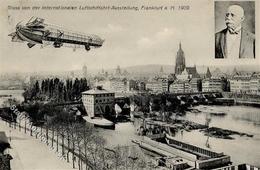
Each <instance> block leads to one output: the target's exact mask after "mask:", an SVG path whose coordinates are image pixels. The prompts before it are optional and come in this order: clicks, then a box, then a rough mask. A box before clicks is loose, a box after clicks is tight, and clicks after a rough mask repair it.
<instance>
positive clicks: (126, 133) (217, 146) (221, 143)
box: [0, 90, 260, 167]
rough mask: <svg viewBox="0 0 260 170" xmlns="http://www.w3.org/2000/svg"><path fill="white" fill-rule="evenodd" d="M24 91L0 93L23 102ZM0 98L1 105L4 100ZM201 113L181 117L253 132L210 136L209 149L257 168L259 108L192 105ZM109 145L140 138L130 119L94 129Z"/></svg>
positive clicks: (202, 142) (200, 141) (196, 138)
mask: <svg viewBox="0 0 260 170" xmlns="http://www.w3.org/2000/svg"><path fill="white" fill-rule="evenodd" d="M22 93H23V90H0V95H3V94H4V95H12V97H15V98H17V99H18V100H19V101H23V97H22ZM6 99H7V98H6V97H1V98H0V106H1V105H2V102H3V101H4V100H6ZM194 109H198V110H200V111H201V112H199V113H194V112H187V113H186V115H185V116H184V117H183V118H184V119H187V120H190V121H193V122H197V123H200V124H205V119H206V117H211V122H210V124H209V126H210V127H211V126H215V127H219V128H224V129H230V130H235V131H239V132H245V133H249V134H252V135H254V137H253V138H251V137H245V136H238V135H233V136H232V137H234V139H233V140H228V139H217V138H214V137H210V138H209V146H210V149H212V150H214V151H217V152H224V153H225V154H227V155H230V156H231V160H232V162H233V163H234V164H238V163H248V164H251V165H254V166H257V167H260V109H259V108H255V107H249V106H205V105H200V106H196V107H194ZM211 112H213V113H220V112H221V113H226V115H225V116H210V113H211ZM97 130H98V133H99V134H100V135H102V136H103V137H104V138H105V139H106V141H107V145H109V146H116V145H132V142H131V140H132V139H141V137H140V136H137V135H136V133H135V128H134V126H133V124H132V123H131V122H126V123H118V124H116V127H115V130H106V129H101V128H99V129H97ZM175 137H176V139H177V140H180V141H184V142H187V143H190V144H195V145H198V146H200V147H203V148H206V141H207V137H206V136H205V135H204V134H203V133H202V132H200V131H199V130H195V131H191V132H188V131H183V133H181V132H178V133H176V136H175Z"/></svg>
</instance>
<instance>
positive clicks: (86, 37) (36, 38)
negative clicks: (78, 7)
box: [9, 17, 104, 51]
mask: <svg viewBox="0 0 260 170" xmlns="http://www.w3.org/2000/svg"><path fill="white" fill-rule="evenodd" d="M15 29H16V31H15V32H13V33H11V34H9V36H11V37H12V42H27V46H28V47H29V48H32V47H34V46H35V45H36V44H41V47H43V46H47V45H52V46H53V47H54V48H60V47H62V46H65V47H72V48H73V49H74V51H75V49H76V48H81V47H83V48H85V49H86V50H87V51H89V50H90V49H91V48H99V47H101V46H102V45H103V42H104V40H103V39H101V38H100V37H99V36H97V35H93V34H83V33H78V32H74V31H67V30H65V29H63V28H62V27H58V26H55V25H52V24H47V23H45V22H44V19H42V18H38V17H36V18H35V17H32V18H31V19H30V20H29V21H28V22H27V23H26V24H22V23H21V22H19V23H18V24H17V25H16V27H15Z"/></svg>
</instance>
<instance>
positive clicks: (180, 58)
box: [175, 43, 185, 75]
mask: <svg viewBox="0 0 260 170" xmlns="http://www.w3.org/2000/svg"><path fill="white" fill-rule="evenodd" d="M184 69H185V56H184V52H183V50H182V48H181V43H180V44H179V50H178V52H177V55H176V62H175V74H176V75H179V74H181V73H182V71H183V70H184Z"/></svg>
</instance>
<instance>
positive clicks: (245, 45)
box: [215, 1, 255, 60]
mask: <svg viewBox="0 0 260 170" xmlns="http://www.w3.org/2000/svg"><path fill="white" fill-rule="evenodd" d="M223 23H225V26H223ZM223 28H224V29H223ZM215 29H216V30H219V29H221V31H218V32H217V33H216V35H215V58H222V59H224V58H231V59H233V60H236V59H238V58H239V59H241V58H252V59H254V58H255V3H254V1H215Z"/></svg>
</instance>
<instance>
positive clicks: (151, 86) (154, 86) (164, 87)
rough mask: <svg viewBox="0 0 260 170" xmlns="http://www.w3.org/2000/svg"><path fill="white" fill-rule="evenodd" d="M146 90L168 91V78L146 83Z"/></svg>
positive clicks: (153, 91)
mask: <svg viewBox="0 0 260 170" xmlns="http://www.w3.org/2000/svg"><path fill="white" fill-rule="evenodd" d="M146 90H150V91H151V92H152V93H163V92H167V91H168V79H165V78H158V79H156V80H155V79H154V80H152V81H148V82H147V83H146Z"/></svg>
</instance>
